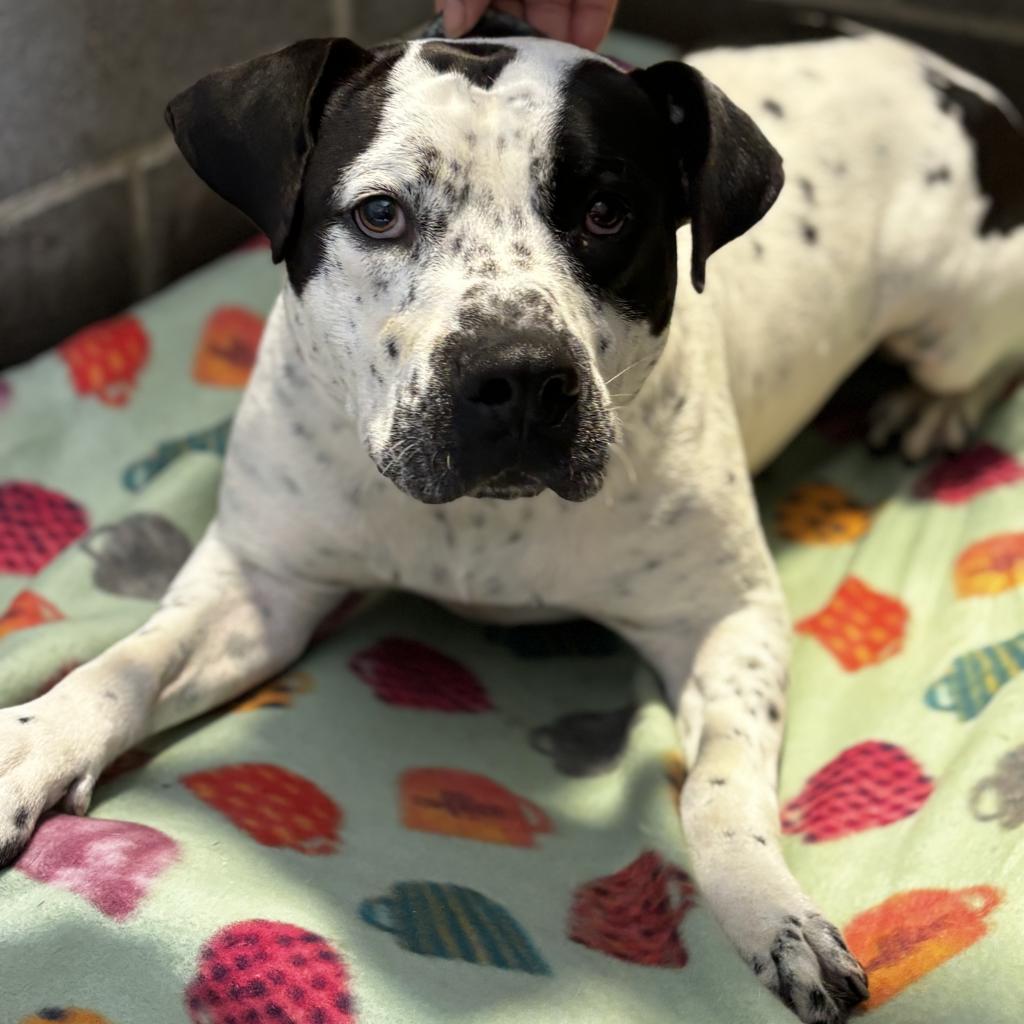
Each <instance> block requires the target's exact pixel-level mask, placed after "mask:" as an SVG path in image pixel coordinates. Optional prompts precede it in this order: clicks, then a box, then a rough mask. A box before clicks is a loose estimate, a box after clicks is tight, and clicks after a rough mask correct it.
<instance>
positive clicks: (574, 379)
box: [540, 370, 580, 401]
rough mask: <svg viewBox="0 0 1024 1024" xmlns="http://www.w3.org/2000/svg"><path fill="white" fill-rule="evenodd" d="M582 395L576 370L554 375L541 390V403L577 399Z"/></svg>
mask: <svg viewBox="0 0 1024 1024" xmlns="http://www.w3.org/2000/svg"><path fill="white" fill-rule="evenodd" d="M579 393H580V376H579V374H578V373H577V372H576V371H575V370H563V371H561V373H553V374H552V375H551V376H550V377H548V379H547V380H546V381H544V384H543V385H542V386H541V389H540V397H541V401H544V400H546V399H547V400H555V401H557V400H558V399H560V398H575V397H576V396H577V395H578V394H579Z"/></svg>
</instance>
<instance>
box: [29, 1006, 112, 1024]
mask: <svg viewBox="0 0 1024 1024" xmlns="http://www.w3.org/2000/svg"><path fill="white" fill-rule="evenodd" d="M19 1024H112V1022H111V1021H110V1020H108V1019H107V1018H106V1017H104V1016H103V1015H102V1014H99V1013H96V1012H95V1011H94V1010H83V1009H82V1008H81V1007H78V1006H47V1007H44V1008H43V1009H42V1010H40V1011H39V1012H38V1013H34V1014H32V1016H31V1017H23V1018H22V1019H21V1021H20V1022H19Z"/></svg>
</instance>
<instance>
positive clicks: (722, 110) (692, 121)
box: [632, 61, 784, 292]
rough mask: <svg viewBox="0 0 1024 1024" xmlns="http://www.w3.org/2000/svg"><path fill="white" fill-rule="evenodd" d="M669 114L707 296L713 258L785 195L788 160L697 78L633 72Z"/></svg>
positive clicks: (695, 270) (667, 69)
mask: <svg viewBox="0 0 1024 1024" xmlns="http://www.w3.org/2000/svg"><path fill="white" fill-rule="evenodd" d="M632 78H633V80H634V81H635V82H637V84H638V85H639V86H640V87H641V88H642V89H643V90H644V91H645V92H646V93H647V94H648V95H649V96H650V97H651V98H652V99H653V100H654V101H655V103H656V104H657V105H658V106H659V107H660V108H661V109H662V110H663V112H664V114H665V117H666V120H667V122H668V124H669V129H670V131H671V132H672V136H673V141H674V145H675V149H676V155H677V159H678V161H679V164H680V173H681V176H682V182H683V188H682V191H681V193H680V195H681V203H680V209H679V214H678V219H679V223H680V224H683V223H685V222H686V221H687V220H689V221H690V222H691V231H692V234H693V256H692V260H691V264H690V278H691V280H692V281H693V286H694V288H696V289H697V291H698V292H700V291H703V290H704V265H705V263H706V262H707V260H708V257H709V256H710V255H711V254H712V253H713V252H714V251H715V250H716V249H720V248H721V247H722V246H723V245H725V244H726V242H731V241H732V240H733V239H734V238H738V237H739V236H740V235H742V234H743V232H744V231H747V230H748V229H749V228H752V227H753V226H754V225H755V224H756V223H757V222H758V221H759V220H760V219H761V218H762V217H763V216H764V215H765V214H766V213H767V212H768V210H769V209H770V207H771V205H772V203H774V202H775V199H776V197H777V196H778V194H779V192H780V190H781V189H782V183H783V177H784V176H783V173H782V157H781V156H779V154H778V153H777V152H776V150H775V149H774V148H773V147H772V145H771V143H770V142H769V141H768V140H767V139H766V138H765V137H764V135H762V134H761V131H760V129H759V128H758V127H757V125H756V124H754V122H753V121H752V120H751V118H750V117H749V116H748V115H747V114H745V113H744V112H743V111H742V110H740V108H739V107H737V106H736V105H735V104H734V103H733V102H732V101H731V100H730V99H729V98H728V97H727V96H726V95H725V94H724V93H723V92H722V91H721V90H720V89H718V88H717V87H716V86H714V85H712V84H711V82H709V81H708V80H707V79H706V78H705V77H704V76H703V75H702V74H701V73H700V72H699V71H697V70H696V69H695V68H692V67H690V66H689V65H688V64H682V63H680V62H678V61H666V62H664V63H662V64H655V65H654V66H653V67H650V68H646V69H644V70H639V71H634V72H632Z"/></svg>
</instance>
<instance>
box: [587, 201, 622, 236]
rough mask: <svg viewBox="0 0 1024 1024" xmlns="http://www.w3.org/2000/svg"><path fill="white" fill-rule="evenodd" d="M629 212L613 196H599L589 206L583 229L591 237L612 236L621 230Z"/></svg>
mask: <svg viewBox="0 0 1024 1024" xmlns="http://www.w3.org/2000/svg"><path fill="white" fill-rule="evenodd" d="M628 215H629V211H628V210H627V209H626V205H625V203H623V202H622V201H621V200H619V199H616V198H615V197H614V196H600V197H599V198H597V199H595V200H594V201H593V202H592V203H591V204H590V209H589V210H587V218H586V220H585V221H584V222H583V224H584V227H586V229H587V231H589V232H590V234H592V235H614V234H617V233H618V232H619V231H621V230H622V225H623V224H625V223H626V217H627V216H628Z"/></svg>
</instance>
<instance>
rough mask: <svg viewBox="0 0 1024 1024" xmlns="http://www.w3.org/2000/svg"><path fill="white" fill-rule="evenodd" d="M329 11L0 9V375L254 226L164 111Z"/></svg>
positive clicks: (296, 1) (296, 7)
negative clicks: (195, 161)
mask: <svg viewBox="0 0 1024 1024" xmlns="http://www.w3.org/2000/svg"><path fill="white" fill-rule="evenodd" d="M345 7H346V5H343V4H339V3H331V2H328V0H320V2H312V0H216V2H209V0H146V2H145V3H139V2H138V0H31V2H29V3H26V2H24V0H0V110H2V114H0V366H3V365H6V364H10V363H14V362H17V361H19V360H21V359H23V358H26V357H27V356H29V355H31V354H32V353H34V352H36V351H39V350H40V349H42V348H44V347H46V346H48V345H51V344H53V343H55V342H56V341H59V340H60V339H61V338H62V337H64V336H65V335H67V334H68V333H70V332H71V331H73V330H75V329H76V328H77V327H79V326H81V325H82V324H83V323H86V322H88V321H89V320H91V319H94V318H96V317H99V316H104V315H106V314H109V313H113V312H116V311H117V310H118V309H119V308H121V307H122V306H124V305H125V304H126V303H128V302H131V301H132V300H133V299H136V298H138V297H140V296H142V295H144V294H147V293H148V292H150V291H152V290H153V289H154V288H158V287H159V286H160V285H162V284H164V283H165V282H167V281H168V280H170V279H171V278H173V277H175V276H177V275H179V274H181V273H183V272H185V271H186V270H189V269H191V268H192V267H194V266H196V265H197V264H198V263H200V262H202V261H203V260H205V259H208V258H209V257H211V256H213V255H215V254H217V253H219V252H223V251H224V249H225V248H228V247H230V246H232V245H234V244H237V243H238V242H240V241H242V240H243V239H244V238H246V237H247V236H248V235H250V234H252V228H251V227H250V226H249V225H248V223H247V222H246V221H245V219H244V218H243V217H241V216H240V215H239V214H237V213H235V212H234V211H233V210H232V209H230V208H229V207H228V206H227V205H226V204H225V203H223V202H221V201H220V200H219V199H217V198H216V197H215V196H214V195H213V194H212V193H210V192H209V190H208V189H206V188H204V187H203V186H202V185H201V184H200V183H199V182H198V180H197V179H195V177H194V175H193V174H192V172H191V171H190V170H189V169H188V167H187V166H186V165H185V163H184V161H183V160H182V159H181V157H180V156H179V155H178V153H177V151H176V150H175V148H174V146H173V144H172V143H171V142H170V139H169V136H168V134H167V129H166V127H165V125H164V121H163V108H164V106H165V104H166V103H167V100H168V99H170V97H171V96H173V95H174V94H175V93H176V92H177V91H178V90H180V89H182V88H184V87H185V86H186V85H188V84H189V83H191V82H192V81H194V80H195V79H196V78H198V77H199V76H200V75H202V74H203V73H205V72H206V71H208V70H210V69H211V68H214V67H217V66H218V65H222V64H228V63H232V62H234V61H237V60H242V59H244V58H246V57H249V56H252V55H253V54H256V53H259V52H261V51H265V50H270V49H274V48H276V47H278V46H281V45H284V44H286V43H288V42H291V41H293V40H294V39H296V38H300V37H302V36H310V35H328V34H331V32H332V30H333V27H334V24H335V22H336V20H337V19H338V18H341V17H343V16H344V14H345Z"/></svg>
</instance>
